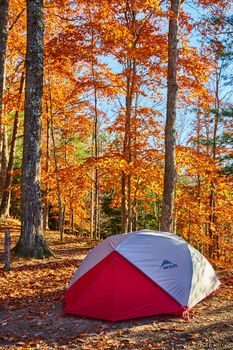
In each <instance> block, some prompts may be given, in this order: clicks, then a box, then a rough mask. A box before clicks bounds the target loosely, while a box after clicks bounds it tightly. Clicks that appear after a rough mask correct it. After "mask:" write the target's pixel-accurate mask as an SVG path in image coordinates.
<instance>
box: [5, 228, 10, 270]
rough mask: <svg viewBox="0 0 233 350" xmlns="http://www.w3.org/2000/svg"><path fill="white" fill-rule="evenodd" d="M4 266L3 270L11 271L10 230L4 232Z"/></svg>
mask: <svg viewBox="0 0 233 350" xmlns="http://www.w3.org/2000/svg"><path fill="white" fill-rule="evenodd" d="M4 260H5V265H4V270H5V271H9V270H10V269H11V234H10V230H9V229H6V231H5V259H4Z"/></svg>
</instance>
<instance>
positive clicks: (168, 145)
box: [161, 0, 184, 232]
mask: <svg viewBox="0 0 233 350" xmlns="http://www.w3.org/2000/svg"><path fill="white" fill-rule="evenodd" d="M183 3H184V1H181V0H171V13H172V14H171V16H170V19H169V32H168V72H167V116H166V127H165V172H164V187H163V205H162V219H161V230H162V231H168V232H170V231H171V230H172V226H173V222H172V221H173V220H172V213H173V205H174V187H175V167H176V155H175V145H176V135H175V133H176V103H177V93H178V83H177V59H178V22H179V11H180V8H181V5H182V4H183Z"/></svg>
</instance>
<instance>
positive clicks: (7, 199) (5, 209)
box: [0, 71, 25, 217]
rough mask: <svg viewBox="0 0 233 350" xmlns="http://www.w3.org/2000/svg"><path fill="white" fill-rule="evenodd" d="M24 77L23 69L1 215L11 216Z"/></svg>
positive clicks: (0, 206)
mask: <svg viewBox="0 0 233 350" xmlns="http://www.w3.org/2000/svg"><path fill="white" fill-rule="evenodd" d="M24 79H25V76H24V71H23V72H22V75H21V79H20V86H19V98H18V104H17V110H16V112H15V119H14V126H13V132H12V139H11V146H10V156H9V161H8V166H7V171H6V178H5V184H4V188H3V194H2V200H1V205H0V217H7V216H9V207H10V195H11V185H12V178H13V167H14V158H15V149H16V142H17V135H18V128H19V113H20V104H21V99H22V94H23V86H24Z"/></svg>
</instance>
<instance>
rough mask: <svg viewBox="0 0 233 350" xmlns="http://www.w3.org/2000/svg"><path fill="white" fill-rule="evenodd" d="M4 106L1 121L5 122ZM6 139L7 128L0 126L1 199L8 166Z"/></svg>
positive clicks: (3, 125)
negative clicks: (0, 141)
mask: <svg viewBox="0 0 233 350" xmlns="http://www.w3.org/2000/svg"><path fill="white" fill-rule="evenodd" d="M5 108H6V106H5V105H3V115H2V116H3V118H2V119H3V120H5V119H6V118H5V113H6V110H5ZM8 161H9V159H8V137H7V126H6V125H5V124H4V122H3V124H2V144H1V171H0V194H1V198H2V195H3V191H4V184H5V181H6V175H7V165H8Z"/></svg>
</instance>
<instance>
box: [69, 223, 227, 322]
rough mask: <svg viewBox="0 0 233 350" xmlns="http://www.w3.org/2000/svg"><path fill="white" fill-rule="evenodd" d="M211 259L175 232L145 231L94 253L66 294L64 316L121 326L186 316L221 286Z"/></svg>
mask: <svg viewBox="0 0 233 350" xmlns="http://www.w3.org/2000/svg"><path fill="white" fill-rule="evenodd" d="M219 284H220V282H219V280H218V278H217V276H216V274H215V271H214V269H213V268H212V266H211V265H210V263H209V262H208V260H207V259H206V258H205V257H204V256H203V255H202V254H201V253H200V252H198V251H197V250H196V249H195V248H193V247H192V246H191V245H189V244H188V243H187V242H186V241H184V240H183V239H182V238H180V237H179V236H177V235H175V234H173V233H167V232H161V231H151V230H141V231H137V232H130V233H126V234H120V235H113V236H110V237H108V238H106V239H105V240H104V241H103V242H101V243H100V244H98V245H97V246H96V247H95V248H94V249H93V250H91V251H90V252H89V253H88V255H87V256H86V258H85V259H84V260H83V262H82V263H81V265H80V266H79V268H78V270H77V271H76V273H75V274H74V276H73V278H72V280H71V282H70V285H69V287H68V289H67V291H66V294H65V312H66V313H69V314H76V315H79V316H86V317H90V318H96V319H102V320H109V321H118V320H124V319H130V318H136V317H145V316H149V315H156V314H176V315H183V316H184V315H185V314H187V313H188V310H190V309H191V308H192V307H193V306H194V305H196V304H197V303H198V302H199V301H201V300H202V299H204V298H205V297H206V296H207V295H209V294H210V293H212V292H213V291H215V290H216V289H217V288H218V287H219Z"/></svg>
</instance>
